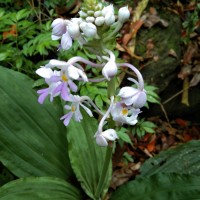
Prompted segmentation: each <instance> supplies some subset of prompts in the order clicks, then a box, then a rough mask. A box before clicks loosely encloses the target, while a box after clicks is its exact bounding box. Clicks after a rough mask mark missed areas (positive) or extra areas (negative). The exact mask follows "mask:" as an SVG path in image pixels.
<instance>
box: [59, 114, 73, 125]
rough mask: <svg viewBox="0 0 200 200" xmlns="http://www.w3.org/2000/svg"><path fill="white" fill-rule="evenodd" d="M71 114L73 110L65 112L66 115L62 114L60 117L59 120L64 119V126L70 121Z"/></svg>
mask: <svg viewBox="0 0 200 200" xmlns="http://www.w3.org/2000/svg"><path fill="white" fill-rule="evenodd" d="M72 116H73V112H69V113H67V114H66V115H64V116H62V117H61V118H60V119H61V120H63V119H64V121H63V123H64V125H65V126H68V124H69V122H70V120H71V118H72Z"/></svg>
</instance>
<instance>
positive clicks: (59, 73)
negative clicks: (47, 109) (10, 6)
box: [36, 0, 147, 146]
mask: <svg viewBox="0 0 200 200" xmlns="http://www.w3.org/2000/svg"><path fill="white" fill-rule="evenodd" d="M79 15H80V17H79V18H72V19H71V20H65V19H61V18H58V19H55V20H54V21H53V23H52V29H53V30H52V39H53V40H57V39H61V48H60V49H62V50H68V49H69V48H71V46H72V45H73V40H77V41H78V42H79V44H80V45H81V46H90V47H92V48H93V50H94V49H96V50H97V51H98V50H99V49H100V54H98V55H96V56H97V57H98V62H97V63H95V62H91V61H89V60H87V59H85V58H82V57H79V56H75V57H72V58H71V59H69V60H68V61H59V60H50V61H49V63H48V64H46V65H45V66H41V68H39V69H38V70H37V71H36V73H37V74H38V75H39V76H41V77H42V78H44V79H45V82H46V84H47V88H45V89H41V90H38V94H39V98H38V101H39V103H40V104H42V103H43V102H44V100H45V99H46V98H47V97H48V96H49V97H50V101H53V99H54V98H55V97H60V98H61V99H62V100H63V101H64V102H65V103H66V105H65V106H64V108H65V109H66V110H67V111H68V112H67V114H65V115H64V116H62V117H61V118H60V119H61V120H63V123H64V125H65V126H68V124H69V123H70V120H71V119H72V118H74V120H75V121H77V122H80V121H81V120H82V118H83V116H82V114H81V111H80V107H82V108H83V109H84V110H85V111H86V113H88V115H89V116H90V117H93V112H92V109H91V108H93V109H94V110H95V111H96V112H97V113H98V114H99V115H101V120H100V122H99V126H98V129H97V132H96V134H95V138H96V142H97V144H99V145H100V146H107V145H108V142H109V141H111V142H113V141H115V140H116V139H117V138H118V136H117V133H116V131H115V129H114V127H113V128H109V129H107V130H103V127H104V125H105V124H106V121H107V119H108V118H110V117H111V118H112V120H113V121H115V122H116V126H122V125H123V124H129V125H135V124H136V123H137V117H138V114H139V113H140V112H141V111H140V108H141V107H143V106H144V105H145V103H146V99H147V97H146V92H145V90H144V81H143V78H142V75H141V74H140V72H139V71H138V70H137V69H136V68H135V67H134V66H133V65H131V64H129V63H117V62H116V57H115V55H114V53H113V51H112V49H109V48H108V46H107V43H105V41H108V40H109V38H112V41H113V38H114V39H116V34H117V32H118V31H119V29H120V28H121V27H122V25H123V23H124V22H126V21H127V20H128V18H129V16H130V12H129V10H128V7H123V8H120V9H119V11H118V16H115V14H114V7H113V5H107V6H103V4H101V3H98V2H97V1H96V0H86V1H85V2H84V3H83V6H82V9H81V11H80V12H79ZM107 31H108V34H107ZM97 41H98V42H97ZM91 51H92V50H91ZM92 52H93V51H92ZM81 64H84V65H88V66H90V67H91V68H99V69H101V70H100V71H101V73H100V74H99V76H98V77H94V78H92V79H91V77H88V76H87V74H86V72H85V70H84V68H83V67H82V65H81ZM120 67H128V68H130V69H131V70H133V72H134V73H135V74H136V76H137V79H136V80H135V79H133V78H129V80H130V81H131V82H132V83H134V84H135V87H131V86H125V87H123V88H121V89H119V91H118V92H117V93H116V94H115V95H112V96H111V97H110V105H109V107H108V109H107V111H106V112H105V113H104V112H103V111H101V110H100V109H99V108H98V107H97V106H96V105H95V103H94V102H93V101H92V100H91V99H90V98H89V97H88V96H79V94H78V89H79V88H78V85H79V84H78V82H79V81H82V82H84V83H86V82H101V81H108V82H110V81H111V80H112V79H114V78H115V77H116V76H117V75H118V73H119V68H120ZM112 93H113V94H114V93H115V91H113V92H112Z"/></svg>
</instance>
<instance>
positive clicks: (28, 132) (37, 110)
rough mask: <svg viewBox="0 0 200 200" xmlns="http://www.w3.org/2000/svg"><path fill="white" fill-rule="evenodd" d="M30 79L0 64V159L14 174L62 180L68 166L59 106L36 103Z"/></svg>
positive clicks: (68, 170) (69, 171)
mask: <svg viewBox="0 0 200 200" xmlns="http://www.w3.org/2000/svg"><path fill="white" fill-rule="evenodd" d="M32 85H33V81H32V80H31V79H30V78H28V77H27V76H25V75H23V74H21V73H19V72H15V71H12V70H9V69H6V68H3V67H0V93H1V98H0V108H1V109H0V119H1V120H0V152H1V153H0V161H1V162H2V163H3V164H4V165H5V166H6V167H7V168H8V169H9V170H11V171H12V172H13V173H14V174H15V175H16V176H18V177H26V176H55V177H59V178H64V179H66V178H67V177H68V176H69V175H70V173H71V168H70V164H69V159H68V154H67V140H66V130H65V127H64V126H63V124H62V122H61V121H60V120H59V118H60V116H62V109H61V108H59V106H56V105H53V104H52V103H51V104H50V103H48V102H47V103H45V104H44V105H40V104H39V103H38V102H37V95H36V91H34V90H33V89H32Z"/></svg>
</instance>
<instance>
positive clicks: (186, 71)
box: [178, 64, 192, 80]
mask: <svg viewBox="0 0 200 200" xmlns="http://www.w3.org/2000/svg"><path fill="white" fill-rule="evenodd" d="M191 72H192V66H191V65H189V64H185V65H184V66H183V67H182V68H181V71H180V72H179V74H178V78H180V79H182V80H184V79H185V78H186V77H188V76H189V75H190V74H191Z"/></svg>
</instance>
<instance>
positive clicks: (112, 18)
mask: <svg viewBox="0 0 200 200" xmlns="http://www.w3.org/2000/svg"><path fill="white" fill-rule="evenodd" d="M114 22H115V15H114V14H112V13H107V14H106V15H105V24H106V25H108V26H110V25H112V24H113V23H114Z"/></svg>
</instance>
